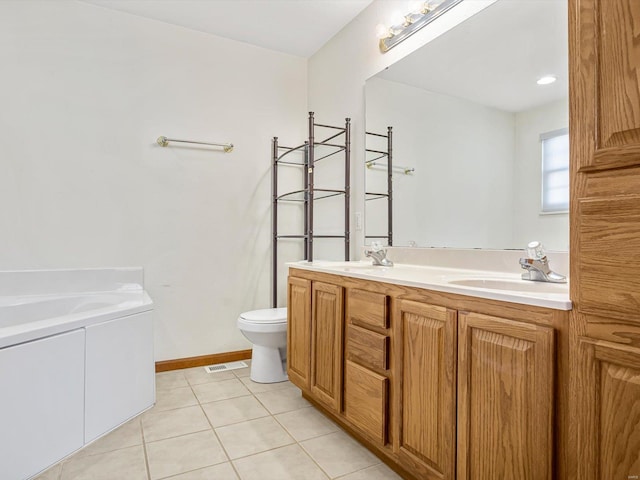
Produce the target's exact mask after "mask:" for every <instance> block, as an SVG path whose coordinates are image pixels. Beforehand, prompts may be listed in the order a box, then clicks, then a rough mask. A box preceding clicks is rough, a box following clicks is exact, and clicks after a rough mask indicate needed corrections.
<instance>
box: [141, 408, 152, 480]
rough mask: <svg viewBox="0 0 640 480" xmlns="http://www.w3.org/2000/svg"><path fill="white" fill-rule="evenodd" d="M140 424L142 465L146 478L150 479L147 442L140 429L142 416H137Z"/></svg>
mask: <svg viewBox="0 0 640 480" xmlns="http://www.w3.org/2000/svg"><path fill="white" fill-rule="evenodd" d="M138 422H139V425H140V436H141V437H142V451H143V452H144V466H145V468H146V470H147V480H151V468H150V467H149V456H148V455H147V442H146V441H145V439H144V431H143V429H142V418H138Z"/></svg>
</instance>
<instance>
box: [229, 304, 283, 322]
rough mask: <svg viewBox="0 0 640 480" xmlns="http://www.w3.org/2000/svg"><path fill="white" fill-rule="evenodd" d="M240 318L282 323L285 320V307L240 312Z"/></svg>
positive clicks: (249, 320) (251, 320) (250, 320)
mask: <svg viewBox="0 0 640 480" xmlns="http://www.w3.org/2000/svg"><path fill="white" fill-rule="evenodd" d="M240 318H242V319H243V320H246V321H248V322H254V323H282V322H286V321H287V308H286V307H283V308H265V309H263V310H252V311H251V312H244V313H241V314H240Z"/></svg>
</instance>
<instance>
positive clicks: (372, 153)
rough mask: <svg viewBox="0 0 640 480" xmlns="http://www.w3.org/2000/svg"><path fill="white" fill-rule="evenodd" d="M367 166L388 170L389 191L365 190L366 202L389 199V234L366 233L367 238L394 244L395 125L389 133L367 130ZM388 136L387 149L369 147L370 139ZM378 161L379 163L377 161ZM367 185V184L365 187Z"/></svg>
mask: <svg viewBox="0 0 640 480" xmlns="http://www.w3.org/2000/svg"><path fill="white" fill-rule="evenodd" d="M365 134H366V135H365V154H366V159H365V166H366V167H367V168H371V167H372V166H374V165H381V168H382V167H386V170H387V191H386V192H368V191H365V194H364V195H365V196H364V199H365V201H366V202H370V201H375V200H381V199H385V198H386V199H387V234H386V235H365V237H364V238H365V240H366V239H372V240H373V239H386V240H387V245H388V246H390V247H391V246H393V127H387V134H386V135H383V134H381V133H374V132H365ZM373 138H386V139H387V142H386V143H387V145H386V147H387V148H386V150H375V149H372V148H368V147H367V145H369V143H370V141H369V140H370V139H373ZM376 162H378V163H376ZM366 187H367V185H365V188H366Z"/></svg>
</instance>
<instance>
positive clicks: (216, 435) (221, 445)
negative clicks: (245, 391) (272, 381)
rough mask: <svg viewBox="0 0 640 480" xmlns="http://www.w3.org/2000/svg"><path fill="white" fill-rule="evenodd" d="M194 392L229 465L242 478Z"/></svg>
mask: <svg viewBox="0 0 640 480" xmlns="http://www.w3.org/2000/svg"><path fill="white" fill-rule="evenodd" d="M234 375H235V374H234ZM193 394H194V395H195V396H196V400H198V405H199V406H200V410H202V413H203V414H204V418H206V419H207V423H208V424H209V426H210V427H211V431H213V434H214V435H215V437H216V440H218V443H219V444H220V448H222V451H223V452H224V455H225V456H226V457H227V459H228V460H229V465H231V468H232V469H233V472H234V473H235V474H236V477H238V479H240V478H241V477H240V473H239V472H238V470H237V469H236V466H235V465H234V464H233V461H232V460H231V455H229V452H227V449H226V448H225V446H224V443H222V439H221V438H220V436H219V435H218V432H216V429H215V428H214V426H213V424H212V423H211V420H210V419H209V416H208V415H207V412H205V411H204V408H202V404H201V403H200V399H199V398H198V396H197V395H196V392H195V391H194V392H193ZM236 398H237V397H236ZM209 403H211V402H209Z"/></svg>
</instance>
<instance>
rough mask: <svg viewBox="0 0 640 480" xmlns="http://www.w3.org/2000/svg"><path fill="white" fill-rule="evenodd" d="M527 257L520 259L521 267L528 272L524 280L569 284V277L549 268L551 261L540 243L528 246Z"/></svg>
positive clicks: (523, 275) (524, 275) (532, 243)
mask: <svg viewBox="0 0 640 480" xmlns="http://www.w3.org/2000/svg"><path fill="white" fill-rule="evenodd" d="M526 252H527V257H526V258H521V259H520V267H521V268H523V269H524V270H526V271H525V272H523V273H522V279H523V280H531V281H533V282H550V283H567V277H565V276H564V275H560V274H559V273H556V272H554V271H552V270H551V268H549V260H548V259H547V255H546V253H545V251H544V248H543V247H542V245H541V244H540V242H531V243H529V244H528V245H527V249H526Z"/></svg>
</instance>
